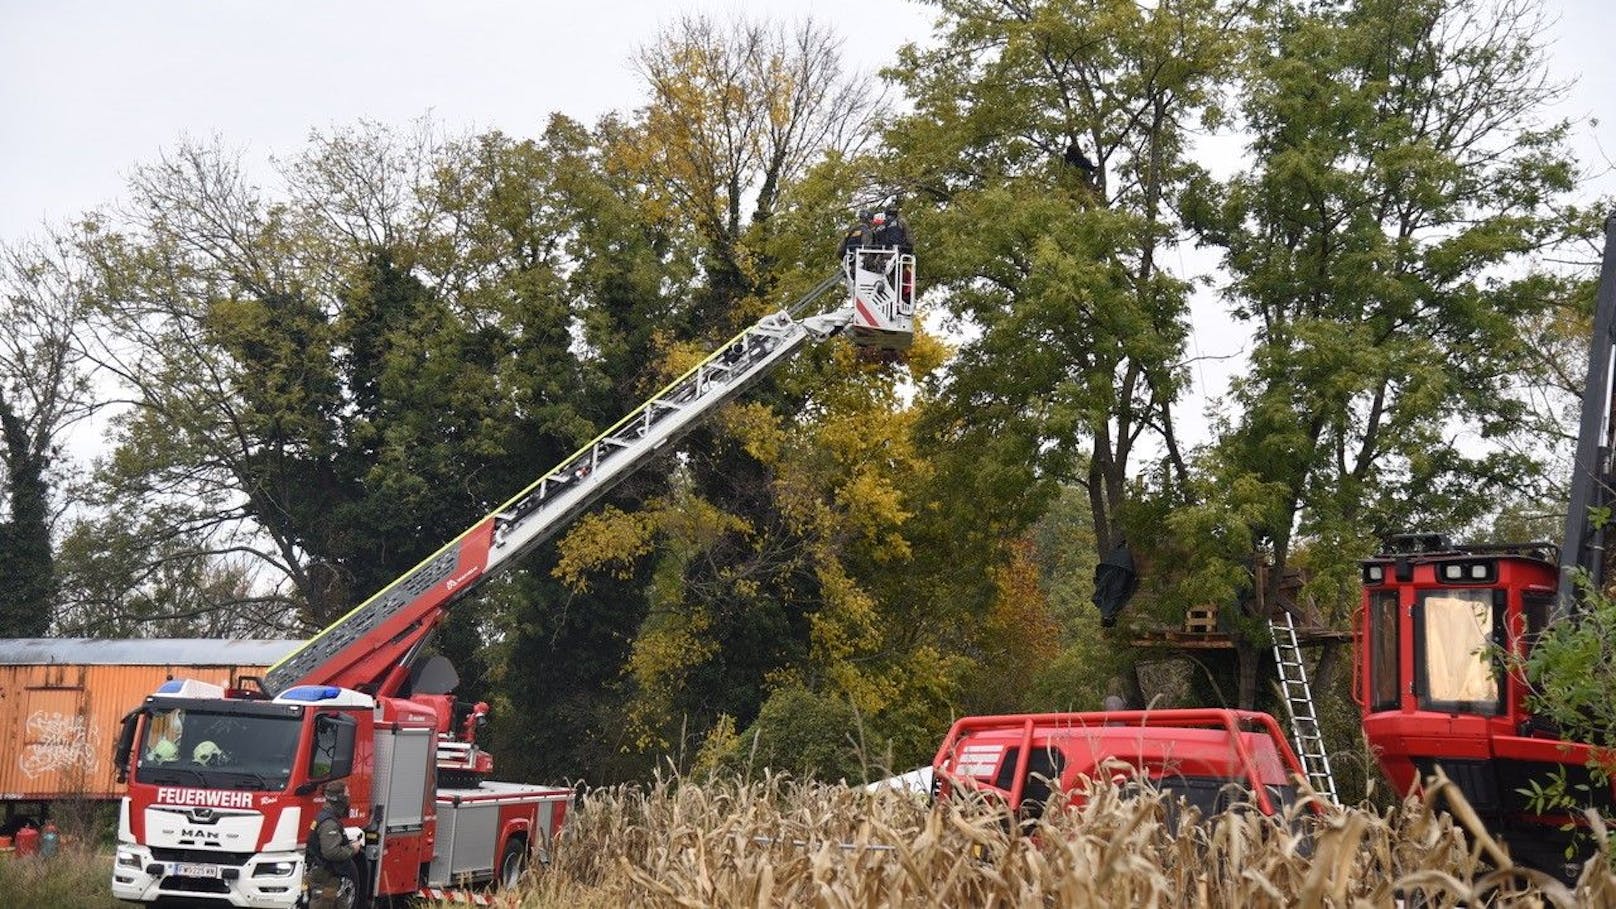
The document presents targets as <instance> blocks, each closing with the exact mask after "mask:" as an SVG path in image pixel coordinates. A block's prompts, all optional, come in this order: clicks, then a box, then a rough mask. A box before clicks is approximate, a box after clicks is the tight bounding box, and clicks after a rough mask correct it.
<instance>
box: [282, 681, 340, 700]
mask: <svg viewBox="0 0 1616 909" xmlns="http://www.w3.org/2000/svg"><path fill="white" fill-rule="evenodd" d="M341 693H342V689H341V688H338V687H337V686H335V685H296V686H293V687H291V688H288V689H286V690H285V691H283V692H281V697H282V698H285V699H286V700H288V701H329V700H331V699H332V698H334V697H336V696H337V695H339V694H341Z"/></svg>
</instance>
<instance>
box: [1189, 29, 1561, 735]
mask: <svg viewBox="0 0 1616 909" xmlns="http://www.w3.org/2000/svg"><path fill="white" fill-rule="evenodd" d="M1533 17H1534V10H1533V8H1532V7H1531V6H1530V5H1529V4H1524V3H1502V4H1495V3H1490V2H1484V0H1420V2H1412V3H1409V2H1389V0H1356V2H1351V3H1345V4H1337V5H1320V4H1313V3H1290V4H1281V5H1279V6H1278V7H1277V8H1276V9H1275V10H1274V11H1273V14H1272V16H1271V17H1268V18H1267V19H1265V22H1264V32H1263V39H1264V40H1263V41H1261V42H1260V43H1258V44H1257V45H1255V46H1254V52H1253V55H1252V57H1251V64H1250V75H1249V76H1248V78H1247V80H1246V82H1245V86H1244V90H1243V97H1242V103H1241V107H1242V110H1243V113H1244V115H1245V118H1246V123H1247V127H1248V129H1249V130H1250V133H1251V136H1252V139H1251V144H1250V148H1249V152H1250V153H1249V155H1248V156H1247V160H1248V161H1250V162H1252V163H1251V164H1250V165H1249V166H1248V167H1246V168H1244V169H1243V170H1242V171H1241V172H1240V173H1239V174H1238V175H1236V176H1235V178H1234V179H1233V180H1231V181H1230V182H1229V183H1227V184H1226V185H1224V186H1222V187H1219V188H1217V189H1216V190H1215V191H1212V192H1210V193H1208V194H1207V195H1206V196H1205V197H1204V198H1198V199H1195V200H1193V202H1194V204H1193V206H1192V208H1193V209H1194V210H1195V211H1196V212H1197V213H1198V217H1199V219H1200V223H1201V225H1202V228H1203V231H1204V235H1205V237H1206V238H1207V239H1208V240H1210V241H1211V242H1213V243H1215V244H1216V245H1218V246H1220V247H1221V248H1222V249H1223V250H1224V251H1225V265H1226V267H1227V268H1228V270H1229V272H1230V274H1231V275H1232V278H1233V281H1232V284H1231V285H1230V286H1229V288H1228V290H1227V294H1228V299H1229V301H1230V303H1231V308H1232V312H1233V313H1234V315H1235V316H1236V317H1237V318H1238V319H1240V320H1242V321H1243V322H1244V323H1246V324H1248V325H1250V326H1251V327H1252V328H1253V330H1254V332H1255V336H1256V341H1255V346H1254V348H1253V350H1252V353H1251V367H1250V369H1249V371H1248V372H1247V373H1246V374H1245V375H1243V376H1241V377H1240V378H1239V379H1237V380H1236V382H1235V384H1234V387H1233V391H1232V394H1231V399H1232V401H1233V402H1234V404H1235V406H1236V408H1237V415H1236V416H1235V417H1234V418H1233V420H1232V424H1231V425H1230V427H1229V430H1228V432H1227V433H1226V434H1225V435H1224V436H1223V438H1222V439H1221V440H1220V441H1219V443H1218V445H1217V448H1216V451H1215V452H1214V453H1213V454H1212V457H1211V459H1210V460H1209V462H1208V464H1207V469H1208V471H1209V477H1210V478H1211V480H1210V486H1209V488H1208V490H1207V495H1208V500H1207V501H1208V506H1207V508H1209V509H1211V510H1213V511H1216V512H1217V514H1216V515H1214V514H1209V513H1208V512H1207V511H1206V510H1203V509H1194V508H1191V509H1186V510H1184V511H1183V512H1180V513H1179V514H1176V515H1175V516H1174V518H1173V522H1174V524H1175V527H1176V529H1177V531H1178V533H1179V535H1180V536H1181V537H1185V538H1193V537H1197V536H1198V537H1199V538H1201V539H1205V540H1208V541H1221V542H1222V543H1223V544H1224V545H1223V546H1222V547H1219V546H1216V545H1214V546H1205V547H1201V553H1202V554H1203V555H1205V554H1211V555H1210V558H1209V560H1208V561H1207V562H1205V563H1203V566H1202V567H1203V569H1205V573H1203V575H1202V579H1203V580H1204V579H1206V578H1208V577H1211V576H1214V575H1216V576H1218V577H1221V578H1222V579H1223V580H1224V582H1225V585H1226V586H1225V590H1224V596H1223V597H1222V599H1224V600H1225V601H1227V600H1230V599H1232V596H1229V595H1228V594H1229V593H1232V591H1231V590H1229V589H1228V586H1232V585H1228V584H1227V582H1228V581H1231V580H1233V579H1236V578H1238V577H1240V575H1241V572H1240V570H1238V563H1239V562H1240V561H1241V560H1245V559H1249V558H1250V555H1251V553H1252V552H1257V553H1260V554H1261V556H1262V558H1264V559H1265V560H1266V561H1268V562H1269V563H1270V564H1271V565H1272V566H1273V568H1274V570H1273V571H1271V572H1270V574H1269V575H1268V577H1269V578H1270V579H1271V584H1272V585H1273V586H1271V588H1270V589H1269V590H1268V591H1267V593H1268V594H1269V596H1268V601H1269V602H1273V601H1274V599H1275V595H1276V594H1277V591H1278V586H1277V585H1278V584H1279V582H1280V579H1281V577H1282V575H1283V571H1284V569H1285V568H1286V567H1287V566H1289V565H1291V564H1292V563H1293V561H1294V560H1295V558H1296V555H1297V550H1298V548H1299V546H1300V542H1301V541H1303V540H1306V541H1308V543H1309V545H1308V549H1309V551H1310V553H1312V555H1313V558H1312V559H1311V566H1310V567H1312V568H1313V570H1314V571H1315V572H1316V577H1317V581H1316V583H1315V592H1317V593H1318V594H1320V596H1321V597H1322V600H1323V602H1325V603H1326V604H1328V605H1329V606H1330V607H1331V609H1332V611H1333V615H1334V616H1335V617H1337V618H1339V617H1340V616H1341V615H1342V614H1343V610H1344V609H1345V608H1346V604H1348V603H1350V602H1351V599H1352V598H1351V595H1350V593H1349V591H1350V589H1351V588H1352V587H1353V586H1354V584H1355V582H1356V577H1357V574H1356V569H1355V567H1354V565H1353V560H1354V559H1355V558H1357V557H1360V556H1362V555H1364V554H1366V552H1367V550H1368V548H1369V546H1370V545H1371V541H1372V540H1373V539H1374V538H1375V537H1376V536H1377V535H1379V534H1384V533H1386V532H1388V531H1393V530H1397V529H1402V528H1408V527H1413V526H1437V527H1455V528H1456V527H1460V526H1462V525H1463V524H1465V523H1466V522H1467V521H1469V520H1471V519H1473V518H1475V517H1477V516H1479V515H1480V514H1482V513H1483V512H1485V511H1488V510H1490V509H1492V508H1494V507H1495V506H1496V504H1497V502H1498V500H1499V497H1500V496H1501V494H1502V493H1503V492H1504V491H1506V490H1508V489H1509V488H1511V486H1513V485H1514V484H1517V483H1519V482H1521V479H1522V478H1523V477H1525V476H1528V475H1530V473H1531V470H1532V466H1533V465H1532V464H1531V463H1529V462H1528V461H1526V460H1525V459H1523V458H1521V457H1519V456H1517V455H1515V454H1513V453H1512V452H1510V451H1508V450H1506V449H1502V448H1499V447H1496V446H1488V445H1486V444H1482V445H1479V446H1478V445H1471V444H1466V442H1467V439H1466V437H1465V435H1463V434H1460V433H1456V432H1455V431H1454V430H1455V427H1456V426H1459V425H1464V426H1468V427H1473V430H1472V431H1473V432H1474V433H1477V434H1479V435H1480V437H1481V439H1482V440H1487V439H1491V438H1497V437H1506V436H1508V435H1510V434H1511V433H1512V432H1514V431H1515V430H1516V429H1517V428H1519V427H1520V426H1521V425H1522V422H1523V407H1522V403H1521V400H1520V399H1519V397H1518V396H1516V395H1514V394H1512V393H1511V392H1512V387H1511V386H1512V379H1513V378H1514V377H1516V376H1518V375H1519V374H1520V368H1519V361H1520V360H1521V353H1520V352H1521V350H1522V348H1523V343H1522V339H1521V335H1520V330H1521V327H1522V325H1523V320H1524V319H1527V318H1530V317H1532V316H1533V315H1534V314H1537V313H1540V312H1541V311H1542V310H1543V307H1544V305H1545V303H1544V301H1543V300H1542V299H1541V298H1540V297H1539V296H1538V291H1539V290H1540V289H1541V287H1542V283H1541V282H1540V281H1538V280H1537V279H1535V278H1533V277H1531V276H1527V277H1514V278H1512V277H1509V275H1510V274H1511V269H1512V268H1517V267H1518V266H1519V265H1520V264H1521V263H1522V262H1523V261H1524V260H1525V257H1527V256H1529V255H1530V254H1532V253H1534V252H1537V251H1539V250H1541V249H1543V248H1544V247H1545V246H1546V245H1547V244H1548V243H1550V242H1551V241H1553V240H1554V239H1555V237H1556V232H1555V231H1556V222H1555V218H1554V212H1553V207H1554V205H1555V204H1556V203H1557V202H1558V201H1560V200H1562V199H1563V198H1564V196H1565V194H1566V193H1567V192H1568V191H1569V190H1571V188H1572V178H1573V173H1574V171H1573V167H1572V162H1571V160H1570V158H1569V156H1568V155H1567V152H1566V149H1565V147H1564V138H1565V135H1566V126H1565V124H1563V123H1548V124H1541V123H1539V122H1537V119H1536V117H1537V111H1539V110H1540V109H1541V108H1542V107H1543V106H1544V105H1545V104H1546V103H1547V102H1548V101H1551V100H1552V99H1553V98H1554V97H1555V96H1556V91H1557V89H1556V87H1555V86H1553V85H1552V84H1550V83H1548V82H1547V81H1546V77H1545V75H1544V66H1543V57H1542V50H1541V46H1540V45H1539V43H1538V34H1539V32H1538V31H1537V30H1536V29H1535V20H1534V18H1533ZM1218 515H1221V517H1219V516H1218ZM1220 548H1221V550H1222V551H1217V550H1219V549H1220ZM1231 568H1233V569H1234V570H1231ZM1213 586H1216V585H1213ZM1243 656H1244V659H1243V666H1242V670H1243V671H1242V684H1241V702H1242V703H1243V704H1246V705H1249V704H1251V703H1252V699H1253V697H1254V695H1255V686H1256V654H1255V650H1254V649H1252V650H1249V651H1248V652H1247V653H1246V654H1243ZM1335 657H1336V652H1335V651H1334V650H1332V651H1331V652H1329V653H1327V654H1326V656H1325V664H1324V666H1323V667H1321V674H1322V675H1324V676H1326V677H1328V675H1329V667H1330V666H1331V665H1332V664H1333V662H1334V659H1335ZM1321 684H1322V683H1321Z"/></svg>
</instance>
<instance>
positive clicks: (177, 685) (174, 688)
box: [157, 679, 185, 694]
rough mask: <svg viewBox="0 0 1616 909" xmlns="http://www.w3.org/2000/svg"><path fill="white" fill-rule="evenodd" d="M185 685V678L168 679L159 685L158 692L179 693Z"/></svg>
mask: <svg viewBox="0 0 1616 909" xmlns="http://www.w3.org/2000/svg"><path fill="white" fill-rule="evenodd" d="M183 687H185V680H184V679H169V680H168V681H166V682H164V683H163V684H161V685H159V686H157V693H158V694H178V693H179V691H180V689H181V688H183Z"/></svg>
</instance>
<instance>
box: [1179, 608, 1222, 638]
mask: <svg viewBox="0 0 1616 909" xmlns="http://www.w3.org/2000/svg"><path fill="white" fill-rule="evenodd" d="M1184 630H1185V631H1188V632H1192V633H1194V634H1212V633H1214V632H1216V631H1217V630H1218V607H1216V606H1191V607H1190V611H1189V613H1188V614H1186V615H1185V616H1184Z"/></svg>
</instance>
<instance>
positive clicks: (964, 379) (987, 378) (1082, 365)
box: [888, 0, 1241, 552]
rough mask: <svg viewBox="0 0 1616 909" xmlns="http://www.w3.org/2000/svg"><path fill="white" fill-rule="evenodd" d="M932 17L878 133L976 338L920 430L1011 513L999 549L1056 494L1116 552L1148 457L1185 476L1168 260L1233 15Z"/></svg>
mask: <svg viewBox="0 0 1616 909" xmlns="http://www.w3.org/2000/svg"><path fill="white" fill-rule="evenodd" d="M937 6H938V7H939V8H940V10H941V19H940V24H941V28H942V38H941V41H940V42H938V43H937V45H936V46H934V47H931V48H928V49H924V50H921V49H918V48H913V47H911V48H908V49H906V50H905V51H904V53H903V54H902V59H901V64H900V66H898V67H896V68H895V69H894V71H893V75H894V77H895V78H896V79H897V80H898V82H899V84H900V85H902V86H903V88H904V89H905V91H906V92H907V94H908V95H909V96H910V98H911V99H912V101H913V103H914V106H915V112H914V114H912V115H910V116H907V117H904V118H902V119H901V120H900V121H899V122H898V123H897V124H895V126H894V128H893V129H892V130H890V131H889V133H888V138H889V141H890V143H891V144H892V146H893V150H894V158H895V160H896V161H897V162H899V163H898V164H897V165H896V166H895V168H894V172H895V174H896V175H897V179H898V180H899V182H900V183H901V185H903V186H905V187H907V188H908V190H909V191H910V193H911V197H913V198H916V201H918V202H919V203H920V207H919V208H917V209H916V210H915V219H914V220H915V225H916V230H917V231H919V232H921V233H922V234H923V235H925V236H927V237H928V238H930V240H931V245H930V246H929V247H928V252H929V254H928V256H927V258H926V260H925V261H926V264H927V268H928V272H929V274H930V275H931V277H932V278H933V280H935V281H936V282H937V283H938V284H940V285H941V286H943V287H944V288H946V294H945V295H944V299H946V301H947V306H948V308H949V310H950V311H951V313H952V314H953V315H954V316H955V317H957V318H958V319H959V320H960V321H961V323H962V324H963V325H965V326H969V327H970V328H971V329H972V335H973V340H970V341H969V342H967V343H966V344H964V345H963V346H962V347H961V349H960V351H959V353H958V356H957V358H956V360H955V361H954V362H953V363H951V364H950V368H949V370H948V372H947V377H946V381H943V382H940V383H939V385H938V387H937V388H936V390H935V395H936V399H937V406H936V408H935V409H934V411H933V413H932V415H931V417H930V418H929V419H930V422H929V423H928V434H929V435H931V436H932V437H934V438H935V440H936V445H937V447H938V448H939V449H941V450H943V451H947V450H956V451H963V452H969V455H967V456H964V457H963V458H962V462H964V463H962V464H961V467H962V470H961V472H960V473H959V474H958V475H956V476H955V479H956V481H959V482H964V483H966V484H969V485H967V486H966V487H964V488H966V489H971V488H972V487H977V488H979V489H980V493H981V494H980V495H979V496H978V499H979V500H980V499H988V500H991V501H995V502H1013V503H1014V502H1019V503H1020V504H1019V505H1018V506H1016V508H1017V512H1015V513H1016V514H1017V517H1016V518H1015V519H1014V520H1015V525H1012V526H1010V527H1009V528H1007V529H1008V530H1009V534H1010V536H1014V535H1015V534H1016V533H1017V532H1018V530H1019V528H1020V527H1025V526H1026V523H1027V522H1028V521H1030V520H1031V519H1032V518H1033V517H1035V516H1036V515H1037V514H1038V512H1039V511H1040V510H1041V509H1042V508H1043V506H1044V504H1045V503H1046V502H1047V501H1048V499H1049V497H1050V496H1051V495H1052V494H1053V491H1054V489H1055V487H1056V485H1057V484H1060V483H1063V482H1069V483H1074V484H1076V485H1078V486H1080V487H1081V488H1082V489H1083V490H1084V492H1085V494H1086V496H1087V499H1088V502H1089V512H1090V522H1091V524H1092V526H1093V531H1094V537H1095V540H1096V543H1097V546H1098V548H1099V551H1101V552H1109V551H1110V549H1111V548H1112V547H1114V546H1116V545H1117V544H1118V543H1120V542H1121V541H1122V540H1123V539H1124V537H1125V536H1126V528H1125V523H1126V522H1125V520H1124V514H1125V512H1126V509H1127V506H1128V503H1129V501H1130V498H1131V496H1132V492H1131V490H1130V477H1131V476H1132V475H1133V472H1134V471H1135V470H1136V469H1137V466H1138V458H1139V456H1140V453H1141V450H1142V446H1144V445H1147V444H1151V443H1154V444H1155V445H1159V446H1160V447H1159V450H1160V451H1162V452H1164V453H1165V458H1166V462H1167V463H1168V464H1169V466H1170V471H1171V472H1170V474H1169V476H1168V480H1169V481H1170V482H1173V483H1175V484H1178V485H1182V482H1183V479H1184V472H1185V462H1184V458H1183V455H1182V453H1181V451H1180V449H1179V446H1178V443H1177V440H1176V436H1175V434H1174V431H1173V414H1172V405H1173V403H1174V401H1176V400H1177V398H1178V396H1179V394H1180V391H1181V389H1182V384H1183V378H1184V376H1183V374H1182V369H1181V367H1180V363H1181V360H1182V358H1183V347H1184V343H1185V337H1186V330H1187V327H1186V318H1187V312H1188V310H1187V301H1188V294H1189V290H1190V286H1191V282H1190V281H1189V280H1188V279H1187V278H1186V277H1185V276H1182V275H1174V274H1172V273H1171V272H1170V271H1169V270H1168V269H1167V268H1166V267H1165V262H1166V261H1169V260H1170V259H1171V256H1170V255H1169V253H1170V252H1171V250H1172V249H1173V248H1174V244H1175V242H1176V238H1177V236H1178V235H1179V234H1180V233H1181V232H1182V225H1181V224H1180V222H1179V216H1178V214H1177V199H1178V197H1179V196H1180V195H1181V194H1182V193H1183V192H1184V190H1185V188H1186V187H1187V186H1189V185H1190V183H1191V181H1192V180H1193V179H1195V178H1196V177H1197V175H1199V174H1200V173H1201V171H1200V169H1199V168H1198V167H1197V166H1196V164H1195V163H1194V161H1193V159H1192V158H1191V157H1190V154H1189V143H1190V138H1191V135H1192V133H1193V131H1195V130H1197V129H1199V128H1201V127H1202V126H1204V125H1215V124H1216V123H1218V122H1219V120H1220V119H1221V112H1220V108H1219V105H1218V93H1219V91H1220V87H1221V86H1222V85H1223V83H1224V82H1225V81H1226V80H1227V79H1228V78H1229V77H1230V75H1231V73H1230V64H1231V62H1232V60H1233V58H1234V56H1235V51H1236V50H1237V49H1238V47H1239V40H1240V36H1241V31H1240V28H1239V23H1240V14H1239V8H1238V7H1236V8H1234V9H1233V10H1230V9H1226V8H1224V7H1223V6H1222V5H1220V4H1217V3H1213V2H1178V3H1163V4H1154V5H1140V4H1137V3H1134V2H1131V0H1114V2H1112V0H1099V2H1089V0H1083V2H1037V3H1030V4H1029V3H1009V2H951V0H944V2H939V3H938V4H937ZM941 456H942V457H945V458H946V457H947V455H946V454H945V455H941ZM990 483H991V484H993V488H992V489H991V490H990V489H988V488H985V487H986V485H987V484H990ZM1016 525H1019V526H1016ZM1000 538H1001V539H1002V538H1004V535H1003V534H1001V535H1000ZM1136 542H1142V541H1137V540H1136Z"/></svg>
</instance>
